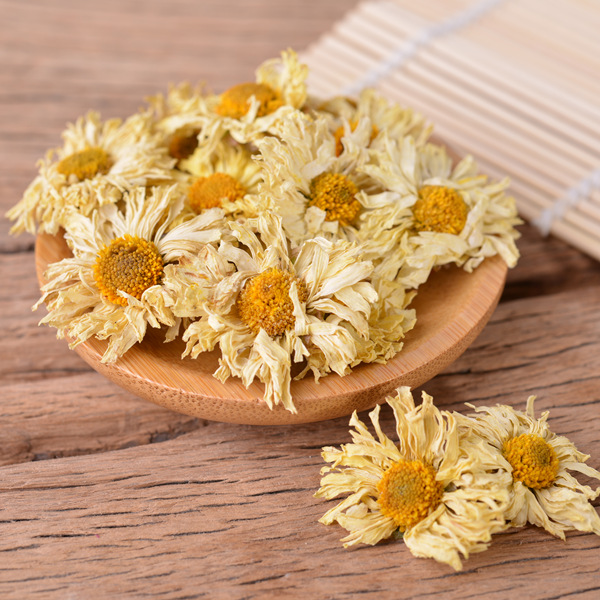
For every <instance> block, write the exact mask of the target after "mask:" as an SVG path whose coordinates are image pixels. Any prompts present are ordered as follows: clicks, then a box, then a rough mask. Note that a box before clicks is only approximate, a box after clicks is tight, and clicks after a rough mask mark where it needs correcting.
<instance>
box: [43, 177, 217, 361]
mask: <svg viewBox="0 0 600 600" xmlns="http://www.w3.org/2000/svg"><path fill="white" fill-rule="evenodd" d="M176 193H177V192H176V187H175V186H171V187H156V188H152V189H151V191H150V192H148V194H147V193H146V190H145V189H142V188H136V189H135V190H134V191H133V192H131V193H130V194H129V198H128V199H127V202H126V204H125V214H122V213H120V212H119V211H118V210H117V208H116V206H114V205H107V206H104V207H102V208H101V209H99V211H97V212H96V213H94V215H93V216H92V218H90V219H88V218H86V217H82V216H81V215H79V214H72V216H71V218H70V227H69V232H68V233H67V234H66V239H67V242H68V243H69V246H70V247H71V249H72V252H73V258H65V259H63V260H61V261H60V262H57V263H53V264H51V265H50V266H49V267H48V269H47V271H46V273H45V279H46V280H47V283H46V284H45V285H44V286H43V287H42V297H41V299H40V300H39V301H38V303H37V304H36V306H35V307H34V308H37V307H38V306H39V305H40V304H41V303H45V304H46V306H47V308H48V314H47V315H46V316H45V317H44V318H43V319H42V320H41V321H40V324H48V325H50V326H52V327H55V328H56V329H57V337H59V338H63V337H68V338H69V341H70V347H71V348H73V347H75V346H77V345H78V344H80V343H82V342H84V341H85V340H87V339H88V338H90V337H92V336H94V337H96V338H98V339H108V348H107V350H106V352H105V353H104V355H103V357H102V362H103V363H110V362H114V361H115V360H117V358H119V357H120V356H122V355H123V354H124V353H125V352H126V351H127V350H128V349H129V348H131V346H132V345H133V344H135V343H136V342H141V341H142V339H143V338H144V335H145V333H146V328H147V326H148V325H150V326H151V327H157V328H158V327H161V326H167V327H168V328H169V329H168V331H167V334H166V337H167V340H170V339H173V338H174V337H175V336H176V335H177V332H178V329H179V323H180V319H179V318H178V317H176V316H175V315H174V314H173V311H172V309H171V308H170V306H171V305H172V304H173V300H172V297H171V296H170V294H169V293H168V288H169V285H168V283H169V282H168V270H167V268H166V267H167V266H168V265H169V263H171V262H174V261H176V260H178V259H179V258H180V257H181V256H182V255H183V254H185V253H197V252H198V251H199V250H200V249H201V248H202V247H203V246H204V245H206V244H208V243H211V242H217V241H218V240H219V239H220V236H221V229H222V227H223V226H224V221H223V214H222V211H221V210H220V209H217V208H215V209H212V210H210V211H206V212H204V213H203V214H202V215H199V216H197V217H196V218H195V219H192V220H189V221H186V222H185V223H182V224H181V225H179V226H177V227H174V228H172V229H170V230H168V231H167V229H168V228H169V225H170V223H171V222H172V221H173V219H174V218H175V217H176V215H177V214H178V213H179V211H180V210H181V207H182V205H183V197H182V196H180V195H179V196H177V197H175V198H173V194H176Z"/></svg>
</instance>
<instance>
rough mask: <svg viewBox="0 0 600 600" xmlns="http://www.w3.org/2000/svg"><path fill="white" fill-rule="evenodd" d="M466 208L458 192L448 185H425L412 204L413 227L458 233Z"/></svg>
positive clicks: (464, 217)
mask: <svg viewBox="0 0 600 600" xmlns="http://www.w3.org/2000/svg"><path fill="white" fill-rule="evenodd" d="M467 213H468V208H467V205H466V204H465V201H464V200H463V199H462V198H461V196H460V194H459V193H458V192H457V191H456V190H454V189H452V188H449V187H444V186H441V185H426V186H424V187H422V188H421V189H420V190H419V199H418V200H417V201H416V202H415V205H414V206H413V216H414V218H415V229H416V230H417V231H435V232H437V233H453V234H454V235H458V234H459V233H460V232H461V231H462V230H463V227H464V226H465V223H466V222H467Z"/></svg>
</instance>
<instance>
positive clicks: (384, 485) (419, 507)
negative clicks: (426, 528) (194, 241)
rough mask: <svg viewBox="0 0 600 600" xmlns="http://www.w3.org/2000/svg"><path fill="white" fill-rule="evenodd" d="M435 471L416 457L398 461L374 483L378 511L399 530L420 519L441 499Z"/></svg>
mask: <svg viewBox="0 0 600 600" xmlns="http://www.w3.org/2000/svg"><path fill="white" fill-rule="evenodd" d="M435 474H436V472H435V470H434V469H433V467H431V466H430V465H426V464H425V463H423V462H421V461H420V460H412V461H408V460H400V461H398V462H397V463H395V464H393V465H392V466H391V467H390V468H389V469H388V470H387V471H386V472H385V473H384V474H383V477H382V478H381V480H380V481H379V483H378V484H377V489H378V490H379V498H378V499H377V502H378V504H379V509H380V511H381V514H383V515H385V516H386V517H390V518H392V519H393V520H394V523H395V524H396V525H397V526H398V528H399V530H400V531H401V532H404V531H406V530H407V529H409V528H411V527H413V526H415V525H416V524H417V523H418V522H419V521H422V520H423V519H424V518H425V517H426V516H427V515H429V514H430V513H431V511H433V510H435V509H436V508H437V507H438V505H439V504H440V502H441V501H442V494H443V493H444V489H443V486H442V484H441V483H440V482H439V481H436V479H435Z"/></svg>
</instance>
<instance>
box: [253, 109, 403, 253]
mask: <svg viewBox="0 0 600 600" xmlns="http://www.w3.org/2000/svg"><path fill="white" fill-rule="evenodd" d="M370 131H371V125H370V122H369V121H368V119H365V120H364V121H361V122H360V123H359V124H358V125H357V128H356V131H355V134H356V135H355V137H354V138H353V143H352V144H350V143H349V144H347V145H346V151H345V152H343V153H342V154H340V155H339V156H337V155H336V151H335V146H336V140H335V137H334V135H333V133H332V132H331V131H330V129H329V125H328V121H327V119H326V118H325V117H320V118H317V119H316V120H309V119H306V118H304V117H303V116H302V115H295V116H294V117H291V118H289V119H288V120H287V121H286V123H285V126H284V127H282V129H281V139H278V138H275V137H270V138H264V139H263V140H261V141H260V142H258V148H259V151H260V155H261V159H262V162H263V164H264V169H263V170H264V177H265V184H264V186H262V188H261V191H262V193H263V194H264V195H265V196H266V197H268V198H269V201H270V205H269V208H270V209H271V210H274V211H275V212H277V214H279V215H281V217H282V219H283V226H284V229H285V230H286V233H287V235H288V236H289V237H290V239H292V240H293V241H294V243H301V242H302V241H304V240H306V239H310V238H311V237H314V236H317V235H318V236H324V237H327V238H328V239H346V240H348V241H358V242H360V243H362V244H363V245H364V251H365V258H367V259H368V260H377V259H378V258H379V257H380V256H382V255H383V254H384V253H385V252H386V251H387V249H388V247H389V240H388V237H387V231H386V229H387V227H386V223H385V222H384V220H383V219H381V220H380V225H381V226H380V228H379V230H378V231H377V232H375V231H372V230H370V231H369V233H370V235H369V236H363V235H362V227H363V223H364V222H365V219H377V218H378V215H382V214H388V213H390V212H391V213H392V214H393V213H395V212H397V211H401V210H402V207H401V204H400V200H401V198H400V195H399V194H397V193H396V192H393V191H386V190H384V189H383V188H381V187H378V186H377V185H376V184H374V182H373V180H372V179H371V178H370V177H368V176H367V175H365V173H364V169H363V167H364V165H365V164H366V161H367V159H368V157H369V152H368V146H369V139H370ZM389 218H390V217H389V215H388V219H389Z"/></svg>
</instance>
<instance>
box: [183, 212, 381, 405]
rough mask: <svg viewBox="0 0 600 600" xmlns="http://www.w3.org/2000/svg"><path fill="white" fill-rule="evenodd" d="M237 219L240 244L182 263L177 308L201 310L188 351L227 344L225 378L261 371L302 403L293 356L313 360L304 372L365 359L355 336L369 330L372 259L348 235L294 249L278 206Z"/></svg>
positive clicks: (272, 389)
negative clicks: (294, 386) (294, 390)
mask: <svg viewBox="0 0 600 600" xmlns="http://www.w3.org/2000/svg"><path fill="white" fill-rule="evenodd" d="M229 227H230V228H231V231H232V233H233V235H234V236H235V237H236V238H237V242H238V246H237V247H236V246H234V245H233V244H230V243H228V242H226V241H223V242H221V245H220V246H219V248H218V249H215V248H213V247H210V246H207V247H206V248H204V249H203V251H202V252H201V254H200V256H199V257H197V258H195V259H194V258H189V259H186V260H185V261H182V262H181V265H180V266H178V267H177V266H175V267H173V271H174V274H173V276H172V279H173V281H176V282H178V283H177V287H175V288H174V291H175V292H176V295H177V296H178V298H179V301H178V302H177V303H176V305H175V306H174V311H175V313H176V314H177V315H178V316H180V317H198V320H197V321H194V322H193V323H192V324H191V325H190V326H189V327H188V328H187V329H186V331H185V332H184V335H183V339H184V341H186V342H187V349H186V354H189V355H191V356H192V357H193V358H195V357H197V356H198V355H199V354H200V353H201V352H206V351H210V350H213V349H214V348H215V347H216V346H217V345H218V346H219V347H220V350H221V359H220V367H219V369H218V370H217V371H216V372H215V376H216V377H218V378H219V379H220V380H222V381H225V380H226V379H227V378H228V377H230V376H231V375H234V376H237V377H240V378H241V379H242V381H243V383H244V385H246V386H248V385H250V384H251V383H252V381H253V380H254V378H255V377H256V378H258V379H259V380H260V381H262V382H263V383H264V384H265V393H264V400H265V401H266V403H267V404H268V406H269V407H270V408H272V407H273V406H275V405H279V404H282V405H283V406H284V407H285V408H286V409H287V410H289V411H291V412H296V408H295V407H294V404H293V401H292V397H291V393H290V382H291V367H292V362H294V363H304V370H303V371H302V373H301V374H300V375H299V377H300V376H303V375H305V374H306V373H307V372H311V371H312V373H313V375H314V376H315V378H318V377H320V376H322V375H325V374H326V373H328V372H330V371H334V372H336V373H338V374H339V375H345V374H347V373H348V372H349V371H350V367H351V365H353V364H354V363H355V361H356V360H357V344H356V342H355V337H358V338H361V339H364V340H368V339H369V335H370V328H369V316H370V312H371V305H372V304H374V303H375V302H376V301H377V293H376V292H375V290H374V289H373V286H372V285H371V284H370V283H369V281H368V277H369V275H370V274H371V271H372V270H373V266H372V264H371V263H370V262H369V261H364V260H361V248H360V247H359V246H357V245H355V244H351V243H348V242H346V241H343V240H338V241H336V242H330V241H328V240H325V239H324V238H315V239H313V240H310V241H307V242H305V243H304V244H303V245H302V246H301V247H300V248H297V249H296V250H295V251H294V252H293V253H291V252H290V248H289V241H288V239H287V238H286V236H285V235H284V232H283V229H282V226H281V219H280V218H279V217H277V216H274V215H271V214H269V213H264V214H262V215H261V216H260V217H258V218H257V219H248V220H247V221H246V222H245V223H244V224H241V223H236V222H231V221H230V222H229ZM177 290H179V291H177Z"/></svg>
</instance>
